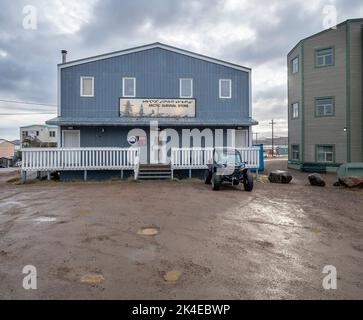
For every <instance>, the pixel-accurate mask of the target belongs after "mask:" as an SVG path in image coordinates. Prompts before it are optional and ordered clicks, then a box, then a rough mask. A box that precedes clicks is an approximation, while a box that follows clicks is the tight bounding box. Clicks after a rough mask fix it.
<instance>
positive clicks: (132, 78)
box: [122, 77, 136, 98]
mask: <svg viewBox="0 0 363 320" xmlns="http://www.w3.org/2000/svg"><path fill="white" fill-rule="evenodd" d="M125 80H133V81H134V94H133V95H126V94H125ZM122 96H123V97H125V98H135V97H136V78H135V77H123V78H122Z"/></svg>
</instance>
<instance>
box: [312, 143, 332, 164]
mask: <svg viewBox="0 0 363 320" xmlns="http://www.w3.org/2000/svg"><path fill="white" fill-rule="evenodd" d="M319 147H321V148H324V147H331V148H332V151H323V152H319ZM316 152H317V161H318V162H320V163H333V162H334V152H335V149H334V146H333V145H329V146H327V145H318V146H317V148H316ZM319 154H322V155H323V157H324V160H322V161H320V160H319ZM328 154H329V155H331V158H332V159H331V160H327V155H328Z"/></svg>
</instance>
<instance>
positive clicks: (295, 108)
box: [291, 102, 299, 119]
mask: <svg viewBox="0 0 363 320" xmlns="http://www.w3.org/2000/svg"><path fill="white" fill-rule="evenodd" d="M291 109H292V110H291V116H292V119H297V118H299V104H298V103H297V102H295V103H293V104H292V105H291Z"/></svg>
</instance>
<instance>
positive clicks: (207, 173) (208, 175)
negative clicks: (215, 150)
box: [204, 170, 213, 184]
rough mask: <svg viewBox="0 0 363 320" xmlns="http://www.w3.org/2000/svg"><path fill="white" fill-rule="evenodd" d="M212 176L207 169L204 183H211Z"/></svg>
mask: <svg viewBox="0 0 363 320" xmlns="http://www.w3.org/2000/svg"><path fill="white" fill-rule="evenodd" d="M212 176H213V173H212V172H210V171H209V170H208V171H206V173H205V181H204V182H205V184H211V183H212Z"/></svg>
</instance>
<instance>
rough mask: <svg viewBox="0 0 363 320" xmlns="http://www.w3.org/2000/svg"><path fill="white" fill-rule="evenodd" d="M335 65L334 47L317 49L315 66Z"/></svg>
mask: <svg viewBox="0 0 363 320" xmlns="http://www.w3.org/2000/svg"><path fill="white" fill-rule="evenodd" d="M332 65H334V48H326V49H319V50H316V51H315V66H316V67H327V66H332Z"/></svg>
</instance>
